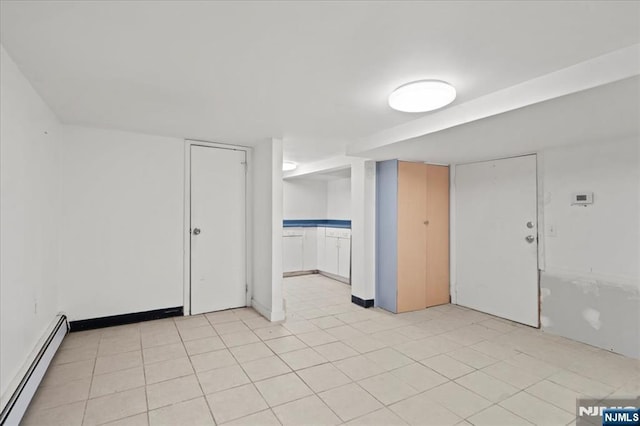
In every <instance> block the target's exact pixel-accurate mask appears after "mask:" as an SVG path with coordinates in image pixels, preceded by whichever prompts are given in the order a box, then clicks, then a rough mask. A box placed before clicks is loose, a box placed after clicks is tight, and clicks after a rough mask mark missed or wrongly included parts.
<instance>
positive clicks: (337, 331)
mask: <svg viewBox="0 0 640 426" xmlns="http://www.w3.org/2000/svg"><path fill="white" fill-rule="evenodd" d="M325 331H326V332H327V333H329V334H330V335H332V336H333V337H335V338H336V339H339V340H342V341H347V340H353V339H356V338H359V337H367V336H366V335H365V334H364V333H363V332H361V331H359V330H356V329H355V328H353V327H351V326H350V325H341V326H339V327H332V328H327V329H326V330H325ZM376 349H379V348H376Z"/></svg>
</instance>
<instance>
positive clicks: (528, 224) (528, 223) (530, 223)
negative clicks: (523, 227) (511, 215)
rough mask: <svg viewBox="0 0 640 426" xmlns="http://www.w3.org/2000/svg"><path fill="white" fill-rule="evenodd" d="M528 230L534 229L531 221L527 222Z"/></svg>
mask: <svg viewBox="0 0 640 426" xmlns="http://www.w3.org/2000/svg"><path fill="white" fill-rule="evenodd" d="M527 228H529V229H531V228H533V222H531V221H529V222H527Z"/></svg>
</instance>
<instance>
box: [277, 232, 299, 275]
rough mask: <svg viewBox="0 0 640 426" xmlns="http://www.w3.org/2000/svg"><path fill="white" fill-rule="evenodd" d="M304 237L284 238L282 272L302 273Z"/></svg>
mask: <svg viewBox="0 0 640 426" xmlns="http://www.w3.org/2000/svg"><path fill="white" fill-rule="evenodd" d="M302 238H303V237H302V236H301V235H295V236H284V237H282V270H283V272H295V271H302V270H303V269H302V267H303V254H302Z"/></svg>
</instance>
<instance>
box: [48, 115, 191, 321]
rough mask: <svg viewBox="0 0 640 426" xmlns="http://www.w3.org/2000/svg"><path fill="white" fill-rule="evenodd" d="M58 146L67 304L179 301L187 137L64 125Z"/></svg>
mask: <svg viewBox="0 0 640 426" xmlns="http://www.w3.org/2000/svg"><path fill="white" fill-rule="evenodd" d="M61 147H62V222H61V227H60V229H61V231H62V232H61V244H62V256H61V265H60V269H61V282H62V285H61V289H60V290H61V291H60V307H61V308H62V310H63V311H65V312H66V313H67V315H68V316H69V318H70V319H71V320H79V319H87V318H96V317H103V316H110V315H118V314H124V313H131V312H141V311H148V310H154V309H161V308H168V307H175V306H182V305H183V284H182V283H183V258H182V248H183V238H182V237H183V234H182V232H183V205H184V159H183V158H184V154H183V152H184V142H183V141H182V140H181V139H173V138H164V137H159V136H148V135H142V134H136V133H129V132H119V131H112V130H99V129H92V128H83V127H77V126H65V132H64V139H63V140H62V144H61Z"/></svg>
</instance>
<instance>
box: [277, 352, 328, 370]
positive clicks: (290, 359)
mask: <svg viewBox="0 0 640 426" xmlns="http://www.w3.org/2000/svg"><path fill="white" fill-rule="evenodd" d="M280 359H282V360H283V361H284V362H286V363H287V365H288V366H289V367H290V368H291V369H292V370H300V369H302V368H307V367H313V366H314V365H319V364H324V363H325V362H327V360H326V359H325V358H324V357H323V356H322V355H320V354H319V353H318V352H316V351H314V350H313V349H311V348H306V349H300V350H297V351H292V352H287V353H284V354H281V355H280Z"/></svg>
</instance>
